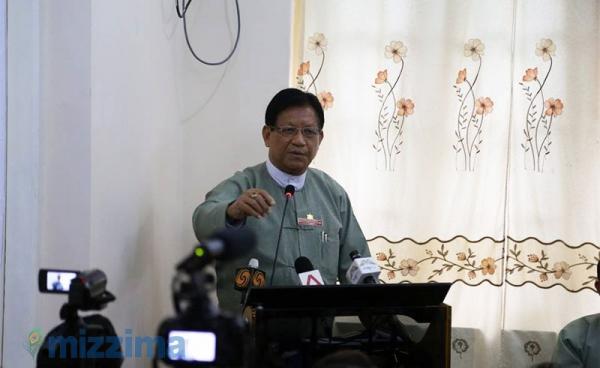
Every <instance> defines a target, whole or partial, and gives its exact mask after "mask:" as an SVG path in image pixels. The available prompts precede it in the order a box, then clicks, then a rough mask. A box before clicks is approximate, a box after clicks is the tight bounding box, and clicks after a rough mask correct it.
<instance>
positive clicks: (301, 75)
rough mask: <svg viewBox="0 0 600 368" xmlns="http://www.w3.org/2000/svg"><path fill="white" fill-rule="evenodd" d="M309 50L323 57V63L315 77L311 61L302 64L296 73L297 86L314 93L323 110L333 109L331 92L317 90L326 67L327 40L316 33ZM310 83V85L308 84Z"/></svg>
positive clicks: (322, 35)
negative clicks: (318, 81)
mask: <svg viewBox="0 0 600 368" xmlns="http://www.w3.org/2000/svg"><path fill="white" fill-rule="evenodd" d="M307 48H308V50H310V51H312V52H314V53H315V54H316V55H317V56H321V62H320V64H319V68H318V69H317V72H316V74H314V75H313V73H312V71H311V69H310V60H307V61H304V62H302V63H300V65H299V66H298V70H297V71H296V85H297V86H298V88H299V89H301V90H303V91H306V92H312V93H313V94H314V95H315V96H317V97H318V98H319V102H320V103H321V106H323V109H325V110H327V109H330V108H332V107H333V100H334V98H333V94H332V93H331V92H330V91H323V92H319V90H318V89H317V80H318V79H319V76H320V75H321V71H322V70H323V66H324V65H325V51H326V50H327V38H326V37H325V35H324V34H323V33H319V32H317V33H315V34H313V35H312V36H311V37H309V39H308V45H307ZM307 82H308V85H306V83H307Z"/></svg>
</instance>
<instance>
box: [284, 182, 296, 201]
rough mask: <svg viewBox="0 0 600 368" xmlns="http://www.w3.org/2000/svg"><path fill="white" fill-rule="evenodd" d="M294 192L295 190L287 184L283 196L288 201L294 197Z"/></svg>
mask: <svg viewBox="0 0 600 368" xmlns="http://www.w3.org/2000/svg"><path fill="white" fill-rule="evenodd" d="M295 192H296V188H295V187H294V186H293V185H291V184H289V185H288V186H286V187H285V190H284V192H283V194H284V195H285V197H286V198H287V199H290V198H292V197H293V196H294V193H295Z"/></svg>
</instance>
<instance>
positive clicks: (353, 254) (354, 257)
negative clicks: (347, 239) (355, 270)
mask: <svg viewBox="0 0 600 368" xmlns="http://www.w3.org/2000/svg"><path fill="white" fill-rule="evenodd" d="M356 258H361V255H360V253H359V252H358V251H357V250H356V249H355V250H353V251H352V252H350V259H351V260H353V261H354V260H355V259H356Z"/></svg>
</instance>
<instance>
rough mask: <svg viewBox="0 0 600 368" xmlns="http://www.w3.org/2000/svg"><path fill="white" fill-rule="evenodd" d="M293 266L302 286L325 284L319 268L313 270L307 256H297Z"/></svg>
mask: <svg viewBox="0 0 600 368" xmlns="http://www.w3.org/2000/svg"><path fill="white" fill-rule="evenodd" d="M294 268H295V269H296V273H297V274H298V277H300V283H301V284H302V285H303V286H310V285H325V282H324V281H323V278H322V277H321V273H320V272H319V270H315V268H314V267H313V265H312V263H311V262H310V260H309V259H308V258H306V257H298V258H297V259H296V262H294Z"/></svg>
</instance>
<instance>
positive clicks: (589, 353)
mask: <svg viewBox="0 0 600 368" xmlns="http://www.w3.org/2000/svg"><path fill="white" fill-rule="evenodd" d="M552 363H554V364H556V366H557V367H560V368H575V367H577V368H597V367H600V314H592V315H590V316H585V317H581V318H579V319H576V320H574V321H572V322H571V323H569V324H568V325H566V326H565V327H564V328H563V329H562V330H561V331H560V333H559V334H558V342H557V344H556V349H555V350H554V354H553V356H552Z"/></svg>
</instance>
